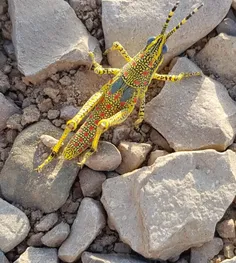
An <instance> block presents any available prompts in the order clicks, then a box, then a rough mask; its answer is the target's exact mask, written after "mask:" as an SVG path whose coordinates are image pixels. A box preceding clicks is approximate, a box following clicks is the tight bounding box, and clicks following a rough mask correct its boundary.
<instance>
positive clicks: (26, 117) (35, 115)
mask: <svg viewBox="0 0 236 263" xmlns="http://www.w3.org/2000/svg"><path fill="white" fill-rule="evenodd" d="M39 118H40V112H39V110H38V108H37V107H36V106H35V105H30V106H29V107H26V108H24V109H23V115H22V119H21V124H22V125H23V126H25V125H27V124H30V123H33V122H36V121H38V120H39Z"/></svg>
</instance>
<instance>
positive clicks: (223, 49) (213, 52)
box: [196, 33, 236, 79]
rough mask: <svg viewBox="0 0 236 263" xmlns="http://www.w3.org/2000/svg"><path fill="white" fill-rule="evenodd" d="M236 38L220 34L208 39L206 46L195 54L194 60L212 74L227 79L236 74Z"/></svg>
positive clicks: (232, 77)
mask: <svg viewBox="0 0 236 263" xmlns="http://www.w3.org/2000/svg"><path fill="white" fill-rule="evenodd" d="M235 53H236V38H235V37H233V36H228V35H226V34H223V33H222V34H220V35H218V36H216V37H213V38H211V39H210V40H209V42H208V43H207V44H206V46H205V47H204V48H203V49H202V50H201V51H200V52H199V53H198V54H197V56H196V61H197V63H198V64H199V65H200V66H201V67H203V68H206V69H208V70H209V71H210V72H212V73H214V74H218V75H219V76H220V77H224V78H227V79H234V78H235V75H236V61H235V59H234V57H235Z"/></svg>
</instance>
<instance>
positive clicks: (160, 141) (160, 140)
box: [150, 129, 173, 152]
mask: <svg viewBox="0 0 236 263" xmlns="http://www.w3.org/2000/svg"><path fill="white" fill-rule="evenodd" d="M150 139H151V141H152V142H153V143H154V144H156V145H157V146H158V148H161V149H164V150H166V151H167V152H173V149H172V148H170V145H169V143H168V142H167V140H166V139H165V138H164V137H163V136H162V135H161V134H160V133H159V132H158V131H156V130H154V129H152V131H151V133H150Z"/></svg>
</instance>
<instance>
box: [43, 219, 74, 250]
mask: <svg viewBox="0 0 236 263" xmlns="http://www.w3.org/2000/svg"><path fill="white" fill-rule="evenodd" d="M69 234H70V226H69V225H68V224H67V223H64V222H61V223H60V224H59V225H56V226H55V227H54V228H53V229H51V230H50V231H49V232H48V233H46V234H45V235H44V236H43V237H42V239H41V240H42V243H43V244H44V245H45V246H48V247H59V246H60V245H61V244H62V243H63V242H64V241H65V240H66V238H67V237H68V235H69Z"/></svg>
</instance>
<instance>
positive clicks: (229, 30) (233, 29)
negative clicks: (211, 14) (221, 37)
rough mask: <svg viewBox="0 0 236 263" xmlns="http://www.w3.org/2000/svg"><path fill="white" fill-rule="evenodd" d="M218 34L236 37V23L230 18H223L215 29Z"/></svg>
mask: <svg viewBox="0 0 236 263" xmlns="http://www.w3.org/2000/svg"><path fill="white" fill-rule="evenodd" d="M216 31H217V33H218V34H220V33H225V34H227V35H229V36H236V23H235V21H234V20H233V19H231V18H225V19H224V20H223V21H222V22H221V23H220V24H219V25H218V26H217V28H216Z"/></svg>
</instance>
